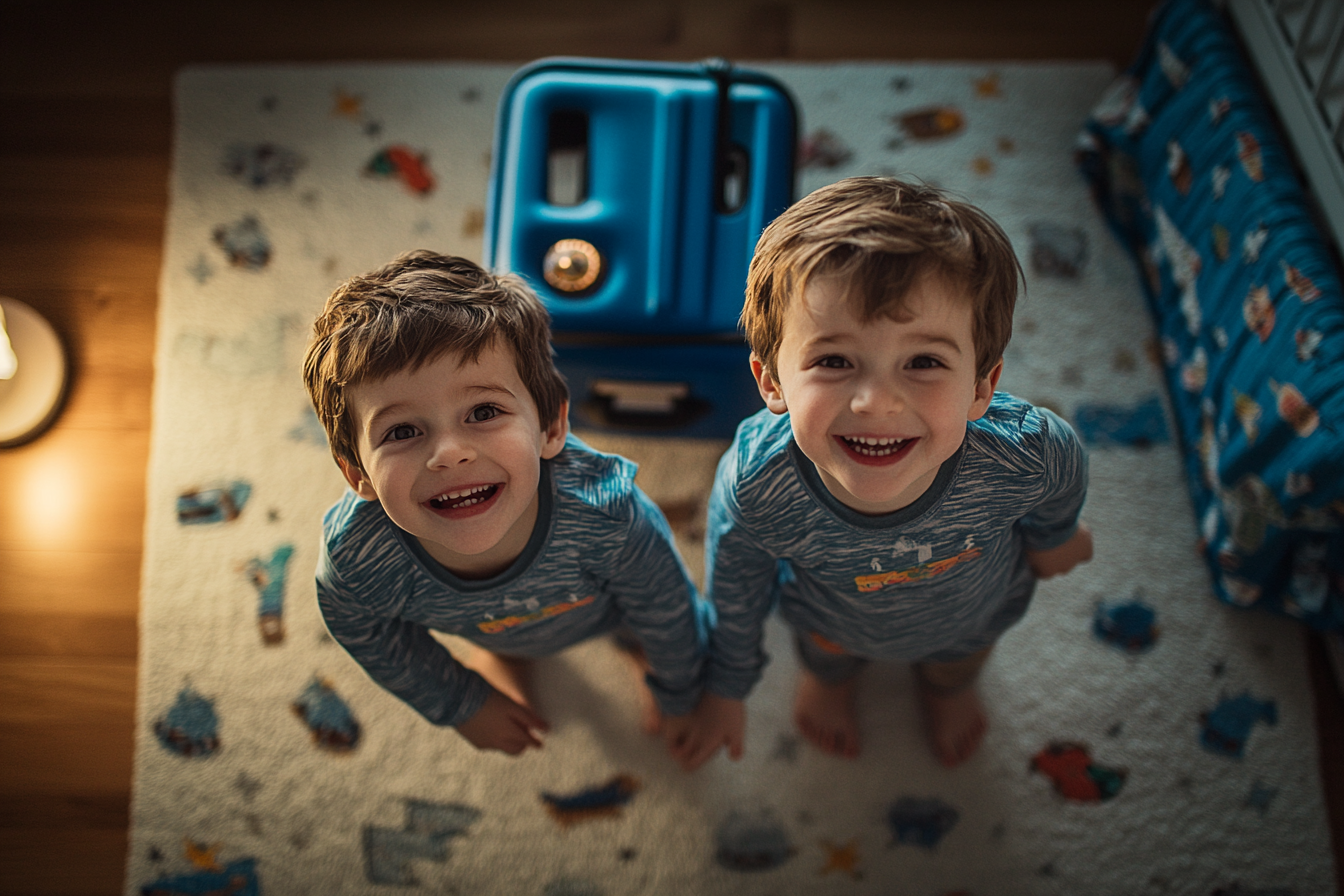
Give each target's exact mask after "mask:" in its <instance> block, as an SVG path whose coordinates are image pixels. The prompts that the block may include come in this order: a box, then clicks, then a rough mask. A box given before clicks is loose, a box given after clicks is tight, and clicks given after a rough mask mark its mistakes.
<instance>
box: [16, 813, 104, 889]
mask: <svg viewBox="0 0 1344 896" xmlns="http://www.w3.org/2000/svg"><path fill="white" fill-rule="evenodd" d="M125 878H126V832H125V831H114V830H109V829H106V828H84V827H78V826H76V827H68V828H60V829H57V830H55V831H53V830H51V829H42V828H38V829H31V830H30V829H24V828H11V829H8V830H5V831H4V836H3V837H0V888H2V889H0V892H4V893H11V894H14V896H20V894H22V896H113V894H116V893H122V892H124V885H125Z"/></svg>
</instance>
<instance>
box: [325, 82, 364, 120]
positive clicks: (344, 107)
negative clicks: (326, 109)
mask: <svg viewBox="0 0 1344 896" xmlns="http://www.w3.org/2000/svg"><path fill="white" fill-rule="evenodd" d="M363 108H364V97H362V96H360V95H359V94H357V93H347V92H346V91H344V90H342V89H340V88H339V87H338V88H336V105H335V106H334V107H332V110H331V114H332V115H337V116H340V117H341V118H355V119H357V118H359V116H360V114H361V112H363Z"/></svg>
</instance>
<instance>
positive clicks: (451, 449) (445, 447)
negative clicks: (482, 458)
mask: <svg viewBox="0 0 1344 896" xmlns="http://www.w3.org/2000/svg"><path fill="white" fill-rule="evenodd" d="M475 457H476V449H475V447H473V445H472V443H471V440H470V439H467V438H463V437H462V436H460V435H458V434H456V433H443V434H441V435H439V436H438V438H436V439H435V440H434V448H433V450H432V451H431V452H430V455H429V466H430V467H432V468H436V469H437V468H440V467H451V466H455V465H456V464H464V463H466V462H468V461H470V460H473V459H475Z"/></svg>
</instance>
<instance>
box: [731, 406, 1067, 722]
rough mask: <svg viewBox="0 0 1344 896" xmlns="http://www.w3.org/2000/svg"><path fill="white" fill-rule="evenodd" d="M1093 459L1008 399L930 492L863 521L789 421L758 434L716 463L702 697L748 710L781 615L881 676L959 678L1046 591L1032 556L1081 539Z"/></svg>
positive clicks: (746, 432) (751, 421)
mask: <svg viewBox="0 0 1344 896" xmlns="http://www.w3.org/2000/svg"><path fill="white" fill-rule="evenodd" d="M1086 493H1087V459H1086V456H1085V455H1084V453H1083V449H1082V446H1081V444H1080V443H1079V441H1078V439H1077V436H1076V435H1075V434H1074V432H1073V430H1072V429H1071V428H1070V427H1069V425H1068V424H1067V423H1065V422H1064V421H1063V420H1062V419H1060V418H1059V417H1058V416H1056V415H1055V414H1053V413H1052V412H1050V411H1048V410H1045V409H1042V408H1036V407H1033V406H1032V405H1030V404H1028V403H1027V402H1025V401H1022V400H1020V399H1018V398H1014V397H1013V396H1011V395H1008V394H1007V393H1003V392H999V393H996V394H995V395H994V398H993V401H992V402H991V403H990V407H989V410H988V411H987V412H986V413H985V415H984V416H983V417H981V418H980V419H979V420H976V421H974V422H971V423H969V424H967V431H966V439H965V441H964V442H963V443H962V447H961V448H960V449H958V451H957V453H956V454H954V455H953V456H952V457H951V458H949V459H948V460H947V461H946V462H944V463H943V465H942V467H941V468H940V469H939V472H938V475H937V477H936V479H935V480H934V483H933V485H932V486H930V488H929V490H928V491H927V492H925V493H924V495H923V496H921V497H920V498H919V499H918V500H917V501H915V503H913V504H911V505H910V506H908V507H905V508H902V509H901V510H898V511H896V512H895V513H890V514H885V515H882V516H865V515H863V514H860V513H858V512H856V511H854V510H852V509H850V508H848V507H846V506H844V505H843V504H841V503H840V502H839V501H838V500H836V498H835V497H834V496H832V495H831V493H830V492H829V491H827V489H826V486H825V485H824V484H823V483H822V481H821V477H820V475H819V474H818V473H817V469H816V467H815V466H814V465H813V463H812V462H811V461H810V460H808V459H807V456H806V455H804V454H803V453H802V451H801V450H800V449H799V448H798V446H797V444H796V443H795V442H794V440H793V434H792V432H791V430H790V428H789V416H788V414H780V415H775V414H772V413H771V412H770V411H768V410H763V411H760V412H759V413H757V414H755V415H753V416H752V417H749V418H747V419H746V420H744V421H743V422H742V424H741V425H740V426H739V427H738V430H737V436H736V438H735V439H734V440H733V443H732V445H731V446H730V447H729V449H728V452H727V453H726V454H725V455H724V456H723V458H722V459H721V460H720V462H719V467H718V473H717V475H716V477H715V482H714V490H713V493H712V495H711V497H710V505H709V530H708V533H707V535H706V543H705V550H706V555H705V568H706V584H705V588H706V592H707V597H708V598H709V599H710V600H711V602H712V603H713V605H714V607H715V610H716V612H717V614H718V621H717V625H716V627H715V629H714V631H713V633H712V635H711V640H710V661H709V667H708V671H707V677H706V684H705V686H706V687H707V688H708V689H709V690H711V691H713V692H714V693H716V694H719V695H720V696H723V697H729V698H734V699H743V698H745V697H746V695H747V693H748V692H749V691H750V690H751V688H752V687H753V686H754V685H755V683H756V681H757V680H758V679H759V678H760V676H761V669H762V667H763V666H764V665H765V662H766V656H765V654H764V652H763V651H762V648H761V635H762V626H763V624H764V622H765V618H766V615H767V614H768V613H769V612H770V610H771V608H772V606H773V605H774V604H775V602H776V601H778V605H779V609H780V613H781V615H782V616H783V617H784V619H785V620H786V621H787V622H788V623H789V624H790V625H791V626H792V627H793V628H794V630H795V631H796V632H798V634H799V635H800V636H801V637H809V636H811V635H814V634H815V635H820V636H821V638H823V639H825V641H828V642H830V643H829V644H827V645H826V647H828V648H830V649H832V650H835V649H843V651H844V652H846V653H849V654H852V655H854V656H859V657H866V658H868V659H875V660H906V661H930V662H949V661H952V660H956V659H961V658H963V657H965V656H968V655H970V654H972V653H974V652H976V651H978V650H981V649H983V648H985V647H988V646H990V645H991V644H993V643H994V641H995V640H997V639H998V637H999V635H1001V634H1002V633H1003V632H1004V631H1005V630H1006V629H1007V628H1008V627H1009V626H1011V625H1012V624H1013V623H1015V622H1016V621H1017V620H1018V619H1020V618H1021V617H1022V615H1023V613H1025V612H1026V609H1027V604H1028V603H1029V602H1030V601H1031V595H1032V592H1033V590H1034V589H1035V584H1036V582H1035V577H1034V575H1033V574H1032V572H1031V569H1030V567H1029V566H1028V565H1027V560H1026V556H1025V554H1024V551H1025V550H1028V549H1031V550H1042V549H1047V548H1052V547H1057V546H1059V545H1061V544H1063V543H1064V542H1066V541H1068V539H1069V538H1070V537H1072V536H1073V534H1074V532H1075V531H1076V530H1077V525H1078V514H1079V512H1080V511H1081V510H1082V506H1083V501H1084V499H1085V497H1086Z"/></svg>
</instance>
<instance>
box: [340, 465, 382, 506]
mask: <svg viewBox="0 0 1344 896" xmlns="http://www.w3.org/2000/svg"><path fill="white" fill-rule="evenodd" d="M336 464H337V466H339V467H340V468H341V473H342V474H343V475H344V476H345V481H346V482H348V483H350V488H352V489H354V492H355V494H357V495H359V496H360V497H361V498H363V499H364V500H365V501H377V500H378V493H377V492H375V491H374V490H373V483H372V482H370V481H369V477H368V476H366V475H364V471H363V470H361V469H360V468H359V467H358V465H356V464H352V463H350V461H348V460H346V459H345V458H343V457H338V458H336Z"/></svg>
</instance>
